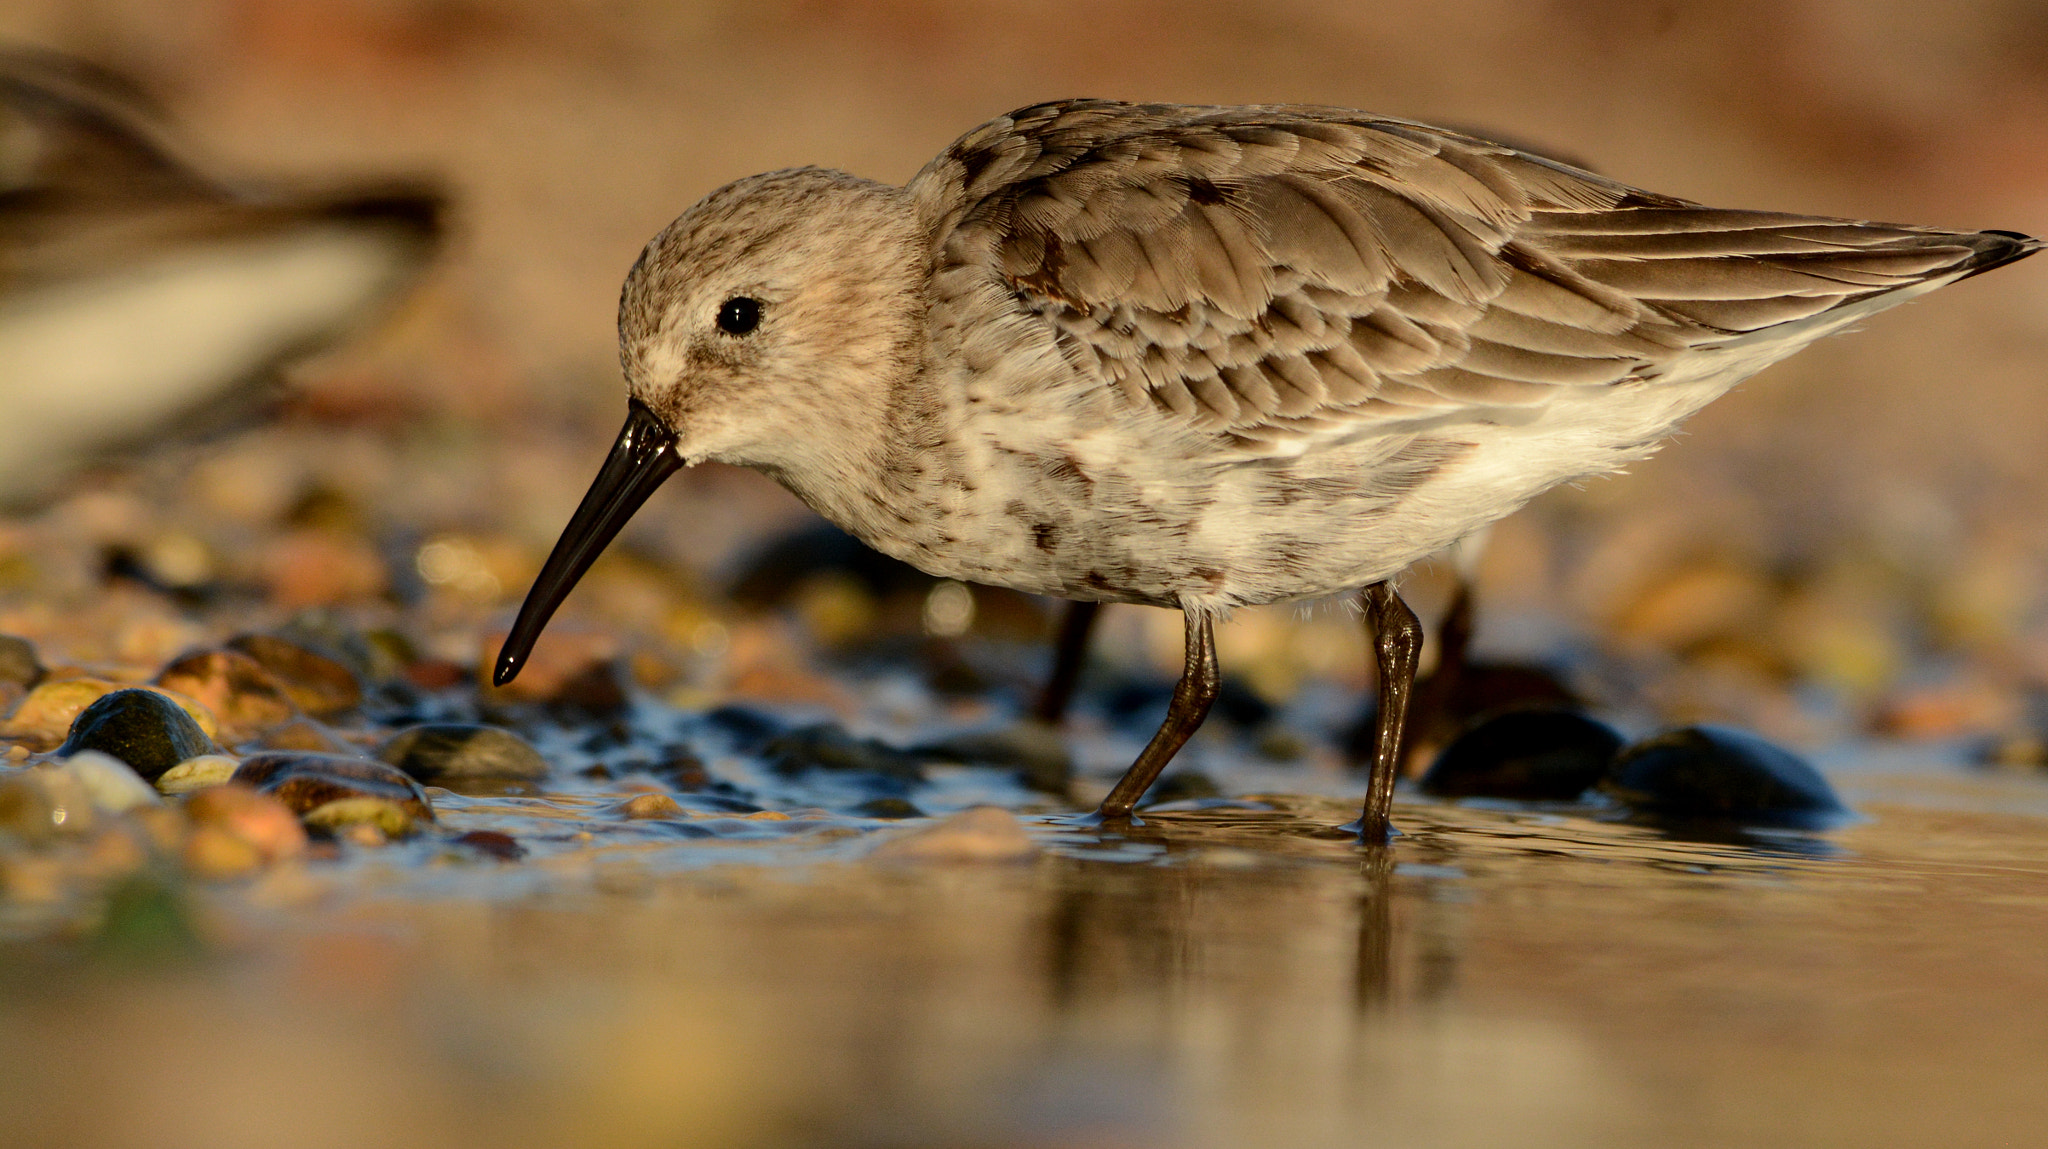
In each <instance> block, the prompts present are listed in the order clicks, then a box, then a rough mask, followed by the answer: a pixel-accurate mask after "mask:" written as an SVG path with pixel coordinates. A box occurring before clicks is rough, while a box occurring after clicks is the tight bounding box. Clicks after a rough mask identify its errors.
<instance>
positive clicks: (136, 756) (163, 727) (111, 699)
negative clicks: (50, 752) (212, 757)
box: [57, 684, 214, 781]
mask: <svg viewBox="0 0 2048 1149" xmlns="http://www.w3.org/2000/svg"><path fill="white" fill-rule="evenodd" d="M60 685H61V684H60ZM213 749H214V746H213V740H212V739H211V738H208V737H207V736H206V731H205V730H203V729H201V728H200V725H199V724H198V723H197V722H194V721H193V720H192V716H191V715H190V714H188V713H186V711H185V709H184V708H183V707H181V706H179V705H178V704H177V703H176V702H173V701H172V700H171V699H169V698H168V697H166V696H164V695H163V694H160V693H158V692H157V691H154V690H144V689H141V688H139V687H130V688H128V689H125V690H115V691H111V692H109V693H107V694H103V695H101V696H100V697H99V698H97V699H95V700H93V702H92V704H91V705H89V706H87V707H86V708H85V709H83V710H81V711H79V714H78V717H77V718H75V719H73V720H72V723H71V733H70V736H69V737H67V738H66V739H65V740H64V744H63V745H62V746H59V747H58V748H57V753H58V754H59V755H61V756H63V757H67V758H69V757H72V756H74V755H77V754H80V753H82V752H84V751H87V750H97V751H99V752H101V753H103V754H109V755H112V756H113V757H115V758H119V759H120V760H121V761H123V762H125V763H127V764H128V765H129V766H130V767H132V768H133V769H134V770H135V772H136V773H137V774H140V775H141V776H142V777H143V779H144V780H145V781H155V780H156V779H157V778H158V777H159V776H161V775H162V774H163V772H164V771H166V770H169V769H170V768H171V767H173V766H176V765H177V764H178V763H180V762H183V761H184V760H185V759H187V758H193V757H197V756H198V755H201V754H205V753H208V752H210V751H212V750H213Z"/></svg>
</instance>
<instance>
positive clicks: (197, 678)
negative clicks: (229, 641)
mask: <svg viewBox="0 0 2048 1149" xmlns="http://www.w3.org/2000/svg"><path fill="white" fill-rule="evenodd" d="M156 685H158V686H161V687H163V688H164V689H166V690H175V691H177V692H178V693H180V694H184V695H188V696H190V697H192V698H195V699H197V700H198V701H199V702H200V703H201V704H202V705H204V706H205V707H206V708H207V709H209V710H211V711H213V713H214V716H215V717H216V718H218V719H220V724H221V727H222V729H223V731H225V734H224V735H223V737H224V738H225V740H226V741H228V742H242V741H245V740H247V739H249V738H252V737H254V736H256V735H257V734H260V733H262V732H263V731H265V730H268V729H270V728H271V727H273V726H281V725H283V724H284V723H286V722H289V721H291V720H292V719H293V718H296V717H298V713H299V708H298V707H297V706H295V705H293V704H292V700H291V697H290V696H289V695H287V694H286V693H285V690H284V687H283V686H282V685H280V684H279V683H278V681H277V679H275V678H272V677H271V676H270V672H269V671H268V670H265V669H264V668H263V664H262V663H260V662H257V661H256V660H255V659H253V658H251V657H249V656H248V655H246V654H243V653H241V652H240V651H234V650H195V651H193V652H191V653H190V654H186V655H183V656H182V657H180V658H178V659H176V660H175V661H173V662H172V663H171V664H170V665H169V666H166V667H164V668H163V670H161V671H159V672H158V673H157V676H156Z"/></svg>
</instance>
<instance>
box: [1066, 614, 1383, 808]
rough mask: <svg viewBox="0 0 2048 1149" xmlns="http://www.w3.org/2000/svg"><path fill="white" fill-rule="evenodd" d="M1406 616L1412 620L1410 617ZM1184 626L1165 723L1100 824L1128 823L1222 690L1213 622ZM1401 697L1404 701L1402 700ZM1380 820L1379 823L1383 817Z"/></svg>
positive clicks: (1197, 618) (1106, 804)
mask: <svg viewBox="0 0 2048 1149" xmlns="http://www.w3.org/2000/svg"><path fill="white" fill-rule="evenodd" d="M1374 585H1375V586H1384V585H1385V584H1384V583H1375V584H1374ZM1388 593H1389V594H1392V593H1393V592H1392V591H1389V592H1388ZM1395 601H1397V602H1398V601H1399V600H1398V599H1397V600H1395ZM1403 609H1406V608H1405V607H1404V608H1403ZM1408 617H1409V619H1410V620H1411V621H1412V620H1413V619H1414V617H1415V616H1414V615H1409V616H1408ZM1186 626H1187V655H1186V657H1185V659H1184V661H1183V663H1182V666H1181V672H1180V681H1179V682H1178V683H1175V684H1174V687H1173V701H1172V703H1170V704H1169V705H1168V706H1167V708H1166V721H1165V722H1162V723H1160V725H1159V733H1157V734H1154V735H1153V736H1152V741H1150V742H1148V743H1146V744H1145V749H1144V751H1143V752H1142V753H1140V754H1139V755H1138V760H1137V761H1136V762H1133V763H1131V768H1130V769H1129V770H1127V771H1125V772H1124V776H1123V779H1122V780H1121V781H1119V782H1118V783H1117V784H1116V788H1115V789H1113V790H1111V791H1110V792H1109V797H1107V798H1104V799H1103V800H1102V809H1101V811H1100V814H1101V817H1102V818H1103V820H1104V821H1124V820H1128V819H1129V818H1130V816H1131V809H1132V807H1134V806H1136V805H1137V804H1138V799H1140V798H1142V797H1144V796H1145V791H1147V790H1149V789H1151V788H1152V783H1153V782H1154V781H1156V780H1157V779H1158V777H1159V772H1160V771H1161V770H1164V769H1166V764H1167V763H1168V762H1171V761H1173V756H1174V754H1176V753H1178V752H1179V750H1180V748H1181V747H1182V746H1183V745H1185V744H1186V743H1187V740H1188V738H1189V737H1191V736H1192V735H1193V734H1194V732H1195V731H1196V730H1197V729H1198V728H1200V727H1201V725H1202V719H1204V718H1207V717H1208V716H1209V707H1210V705H1211V704H1213V703H1214V702H1215V701H1216V695H1217V693H1218V691H1220V690H1221V689H1222V684H1223V676H1222V675H1221V674H1219V673H1218V672H1217V669H1216V627H1215V622H1214V620H1212V619H1211V618H1210V617H1209V615H1208V614H1206V613H1204V612H1202V611H1198V610H1194V609H1192V608H1190V609H1188V610H1187V612H1186ZM1408 670H1409V673H1410V674H1411V675H1412V674H1413V673H1414V670H1415V660H1414V659H1413V658H1412V657H1411V658H1410V659H1409V661H1408ZM1403 697H1404V699H1405V697H1406V696H1405V695H1404V696H1403ZM1380 820H1381V822H1382V824H1384V823H1385V821H1386V817H1385V814H1384V812H1382V814H1381V819H1380Z"/></svg>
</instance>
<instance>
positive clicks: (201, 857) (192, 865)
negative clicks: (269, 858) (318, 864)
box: [179, 816, 305, 882]
mask: <svg viewBox="0 0 2048 1149" xmlns="http://www.w3.org/2000/svg"><path fill="white" fill-rule="evenodd" d="M298 823H299V820H298V818H297V817H296V816H293V817H292V824H293V825H294V826H296V825H298ZM299 833H300V834H302V835H303V834H304V833H305V830H303V829H301V830H300V831H299ZM179 860H180V861H181V862H182V863H183V864H184V866H185V871H186V872H187V873H189V874H191V875H192V876H193V877H196V878H201V879H204V880H206V881H214V882H223V881H231V880H233V879H235V878H246V877H248V876H249V875H251V874H254V873H256V872H257V871H258V870H261V869H262V868H263V853H262V851H260V850H258V849H257V848H256V846H255V845H254V844H253V843H251V842H250V841H249V840H248V839H246V838H241V837H238V836H236V835H235V834H234V833H232V832H230V831H228V830H226V829H223V828H221V827H219V826H199V827H196V828H195V829H194V830H193V831H192V833H191V835H190V836H189V837H187V838H186V839H185V848H184V850H183V851H182V852H181V854H180V857H179Z"/></svg>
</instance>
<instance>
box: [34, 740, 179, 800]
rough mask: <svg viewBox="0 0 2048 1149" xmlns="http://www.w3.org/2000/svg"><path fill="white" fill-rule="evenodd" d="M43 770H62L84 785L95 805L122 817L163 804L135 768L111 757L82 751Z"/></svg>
mask: <svg viewBox="0 0 2048 1149" xmlns="http://www.w3.org/2000/svg"><path fill="white" fill-rule="evenodd" d="M37 769H41V770H52V771H56V770H61V771H63V772H65V773H67V774H70V775H71V776H72V777H74V778H76V779H78V780H79V782H81V783H82V784H84V786H85V790H86V793H88V794H90V795H91V796H92V804H93V805H94V806H95V807H97V808H99V809H101V810H105V811H107V812H108V813H110V814H119V813H122V812H124V811H127V810H132V809H134V808H135V807H137V806H154V805H156V804H157V803H158V802H161V801H163V799H162V798H160V797H158V795H157V792H156V788H155V787H153V786H151V785H150V784H149V783H148V782H145V781H143V779H142V775H140V774H137V773H136V772H135V770H134V768H133V767H131V766H129V765H128V763H126V762H123V761H122V760H120V759H119V758H116V757H114V756H113V755H111V754H105V753H102V752H100V751H98V750H81V751H79V752H78V753H76V754H73V755H71V756H70V757H69V758H66V759H64V760H63V761H62V762H58V763H52V764H50V765H48V766H41V767H38V768H37Z"/></svg>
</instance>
